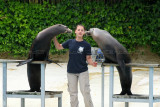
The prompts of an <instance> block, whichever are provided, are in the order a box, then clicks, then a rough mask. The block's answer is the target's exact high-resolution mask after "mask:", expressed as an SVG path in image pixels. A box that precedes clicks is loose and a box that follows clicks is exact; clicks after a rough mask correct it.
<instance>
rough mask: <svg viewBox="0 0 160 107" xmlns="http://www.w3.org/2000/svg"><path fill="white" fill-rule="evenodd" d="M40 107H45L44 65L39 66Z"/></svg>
mask: <svg viewBox="0 0 160 107" xmlns="http://www.w3.org/2000/svg"><path fill="white" fill-rule="evenodd" d="M41 107H45V64H44V63H42V64H41Z"/></svg>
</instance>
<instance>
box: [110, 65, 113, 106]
mask: <svg viewBox="0 0 160 107" xmlns="http://www.w3.org/2000/svg"><path fill="white" fill-rule="evenodd" d="M109 79H110V80H109V107H113V92H114V91H113V90H114V88H113V87H114V66H113V65H111V66H110V76H109Z"/></svg>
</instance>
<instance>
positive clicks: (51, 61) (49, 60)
mask: <svg viewBox="0 0 160 107" xmlns="http://www.w3.org/2000/svg"><path fill="white" fill-rule="evenodd" d="M46 61H48V62H49V63H55V64H57V65H58V66H60V67H62V66H61V65H59V64H58V63H57V62H55V61H53V60H51V59H47V60H46Z"/></svg>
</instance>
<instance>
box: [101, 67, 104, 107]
mask: <svg viewBox="0 0 160 107" xmlns="http://www.w3.org/2000/svg"><path fill="white" fill-rule="evenodd" d="M101 103H102V105H101V107H104V66H103V65H102V99H101Z"/></svg>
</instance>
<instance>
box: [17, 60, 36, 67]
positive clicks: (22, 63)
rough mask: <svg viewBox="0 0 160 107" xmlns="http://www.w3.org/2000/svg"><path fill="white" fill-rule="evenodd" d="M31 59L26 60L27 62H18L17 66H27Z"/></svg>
mask: <svg viewBox="0 0 160 107" xmlns="http://www.w3.org/2000/svg"><path fill="white" fill-rule="evenodd" d="M32 60H33V59H28V60H25V61H20V62H19V64H18V65H17V67H18V66H21V65H24V64H27V63H29V62H31V61H32Z"/></svg>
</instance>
